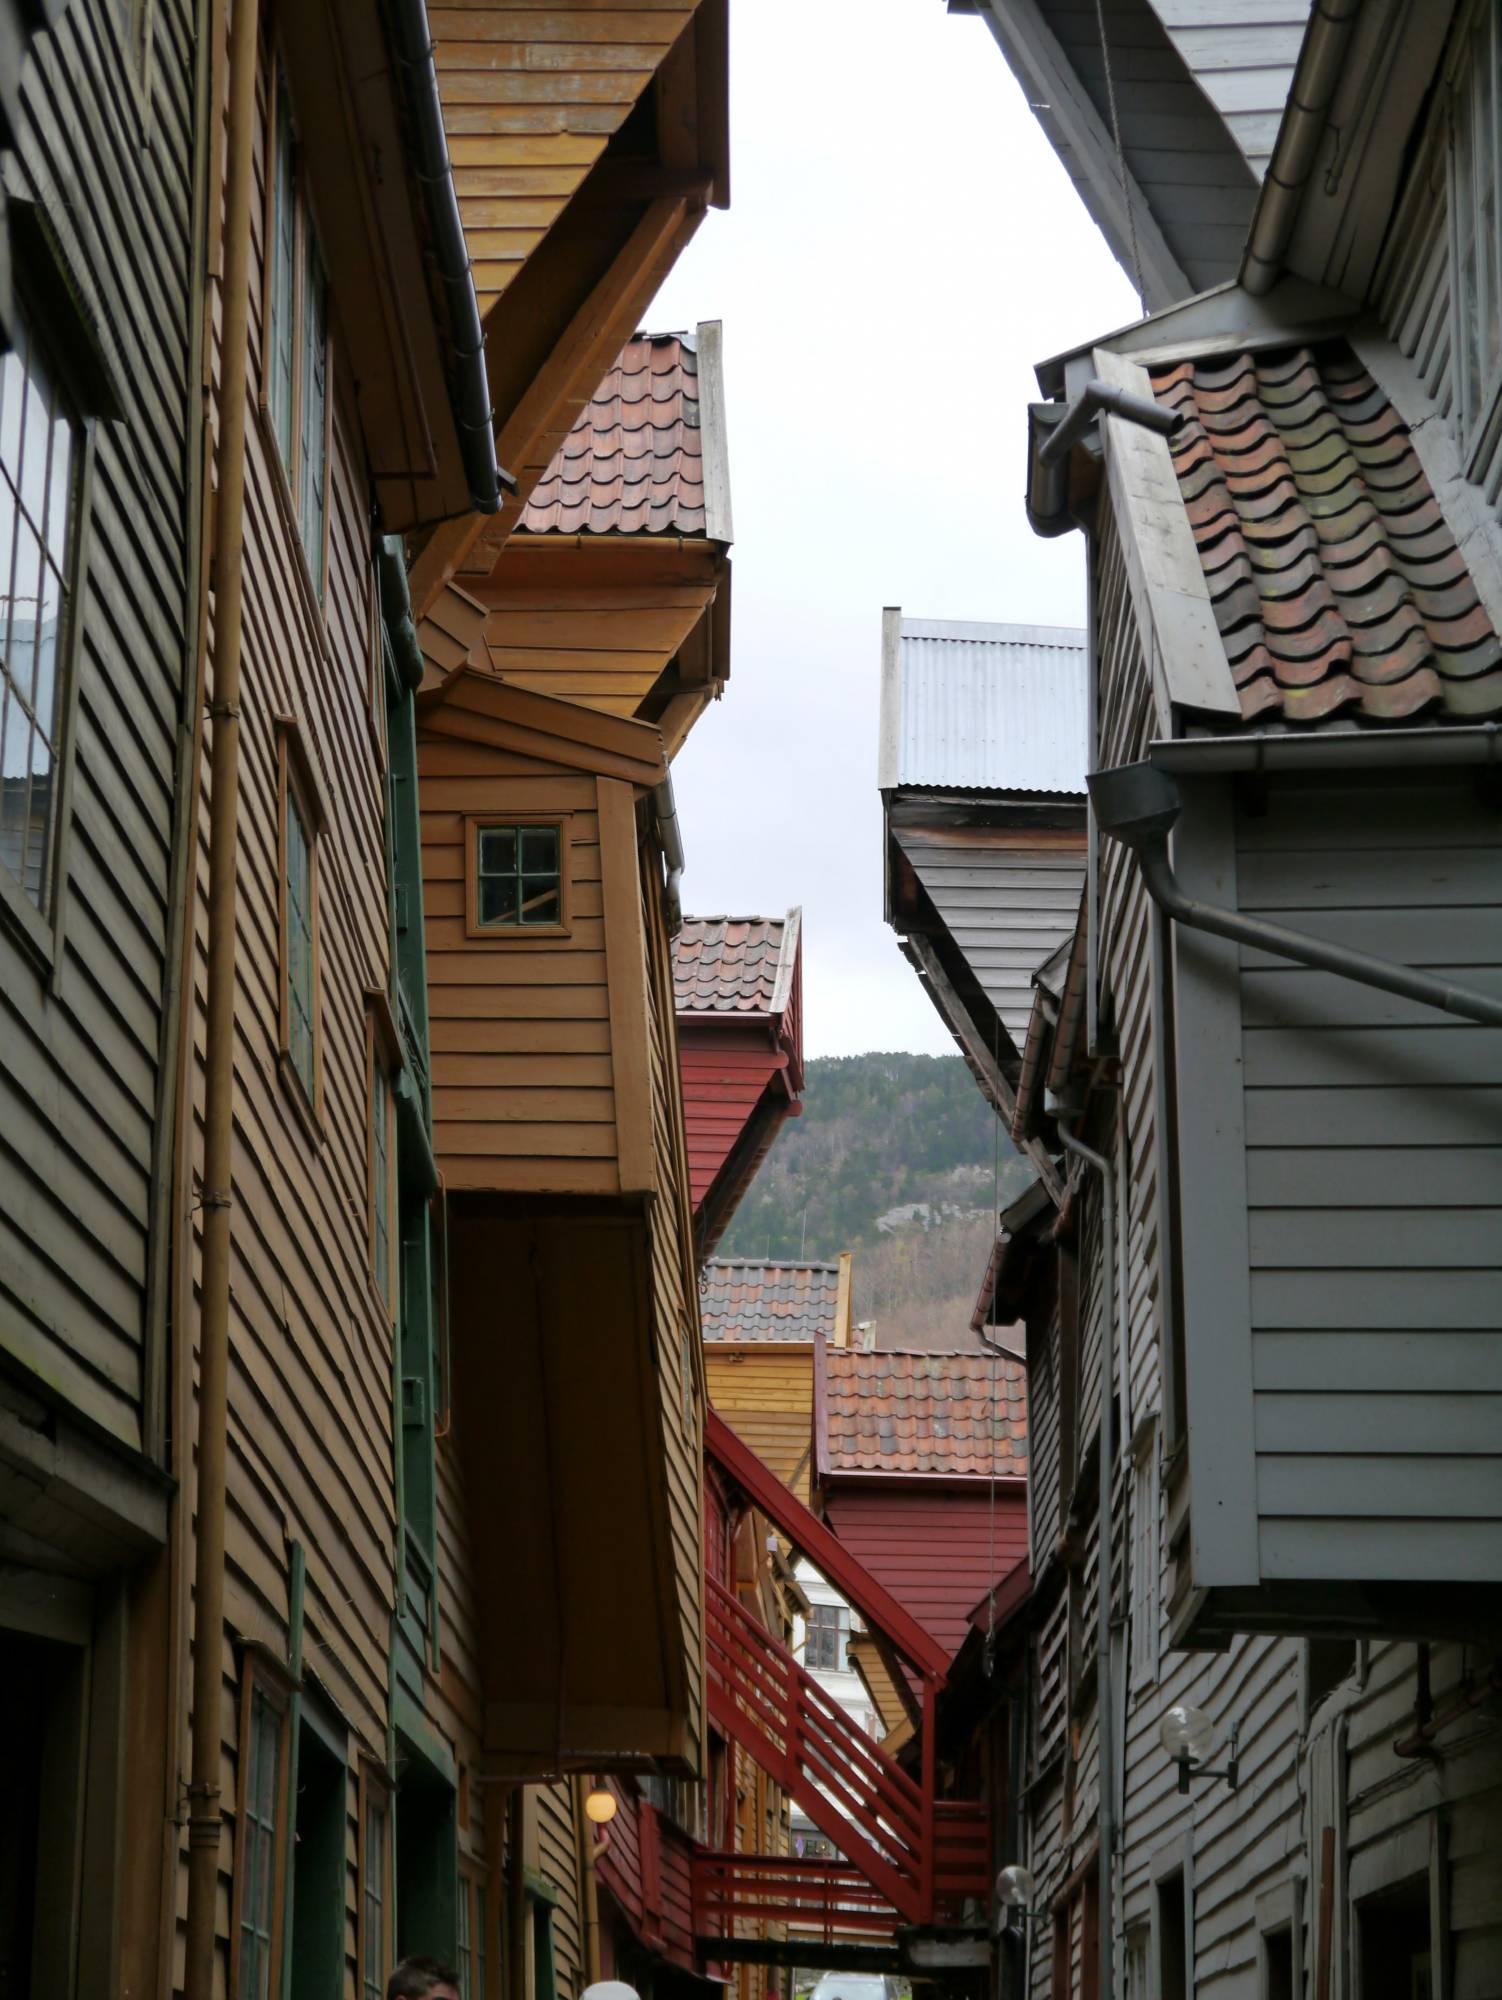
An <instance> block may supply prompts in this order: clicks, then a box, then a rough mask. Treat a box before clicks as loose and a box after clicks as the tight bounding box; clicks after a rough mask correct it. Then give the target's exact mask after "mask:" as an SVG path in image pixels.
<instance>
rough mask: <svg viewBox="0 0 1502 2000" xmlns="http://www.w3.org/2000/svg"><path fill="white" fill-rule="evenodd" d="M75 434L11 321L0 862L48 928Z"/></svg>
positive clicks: (72, 541) (3, 465)
mask: <svg viewBox="0 0 1502 2000" xmlns="http://www.w3.org/2000/svg"><path fill="white" fill-rule="evenodd" d="M82 459H83V426H82V423H81V422H80V419H79V416H78V413H77V411H76V410H75V408H74V407H73V404H72V402H71V401H70V399H69V397H68V396H67V394H66V392H65V391H64V389H63V387H62V381H61V376H60V374H59V372H58V369H57V367H56V365H55V363H54V361H53V359H52V357H51V355H50V354H49V352H48V351H47V349H46V347H45V345H44V343H43V342H42V340H41V339H40V337H39V335H38V333H37V331H36V328H35V326H34V325H32V324H31V323H30V321H29V320H28V318H27V316H26V313H25V309H24V302H22V304H21V309H20V311H19V312H18V323H17V325H16V328H15V344H14V346H13V347H12V348H11V351H10V352H9V353H8V354H7V355H5V356H4V358H3V360H0V862H3V864H4V866H5V868H6V869H7V871H8V872H9V874H10V875H11V877H12V878H13V879H14V880H15V882H16V883H17V884H18V885H19V888H20V890H21V891H22V893H23V894H24V896H25V899H26V901H27V902H28V903H29V904H30V906H31V907H32V909H34V910H35V911H36V913H37V915H38V916H40V917H42V918H43V919H48V920H50V918H51V916H52V912H53V906H54V901H55V889H56V876H57V869H56V866H55V861H56V851H57V833H58V812H59V802H60V794H61V783H60V779H61V772H62V763H63V730H64V721H65V717H66V713H67V704H66V701H65V698H64V682H65V679H66V672H65V668H66V660H67V649H66V635H67V632H68V628H69V624H70V622H71V611H72V600H73V588H74V583H75V580H76V564H77V545H78V522H77V514H78V507H77V500H78V491H79V470H80V466H81V464H82Z"/></svg>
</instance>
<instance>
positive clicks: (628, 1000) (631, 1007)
mask: <svg viewBox="0 0 1502 2000" xmlns="http://www.w3.org/2000/svg"><path fill="white" fill-rule="evenodd" d="M596 789H597V794H598V800H599V821H600V888H601V895H602V899H603V906H604V936H605V962H606V980H607V984H608V990H609V1008H610V1074H611V1084H612V1088H613V1091H614V1094H615V1148H616V1166H617V1172H618V1173H619V1176H620V1187H621V1192H622V1194H628V1195H638V1194H645V1195H653V1194H655V1193H656V1192H657V1166H656V1149H655V1147H654V1145H653V1133H652V1081H651V1079H652V1049H651V1029H650V1003H649V1001H648V997H647V940H646V929H645V923H644V918H643V911H642V901H641V882H640V876H639V873H638V859H637V837H636V799H635V794H634V793H633V791H632V788H631V787H630V786H629V785H627V784H624V783H622V781H621V780H620V779H618V778H600V779H599V780H597V785H596Z"/></svg>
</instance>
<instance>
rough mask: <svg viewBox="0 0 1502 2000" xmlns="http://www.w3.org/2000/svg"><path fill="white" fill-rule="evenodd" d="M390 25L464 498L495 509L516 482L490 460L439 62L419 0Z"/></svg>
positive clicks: (401, 3)
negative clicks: (440, 297) (445, 334)
mask: <svg viewBox="0 0 1502 2000" xmlns="http://www.w3.org/2000/svg"><path fill="white" fill-rule="evenodd" d="M392 29H393V38H394V41H395V44H396V56H397V60H398V62H400V64H401V66H402V68H403V69H404V70H405V72H406V76H407V101H408V104H409V105H410V107H411V110H412V122H413V127H414V137H415V139H416V150H417V158H416V160H415V162H414V171H415V173H416V176H417V179H418V182H419V184H420V185H421V187H422V195H423V205H424V207H425V208H426V210H427V216H428V227H429V229H430V230H431V231H432V233H433V246H434V250H435V253H436V256H437V260H438V275H439V278H440V279H441V281H442V284H443V290H444V297H445V299H446V301H447V304H448V321H449V329H450V339H451V341H452V344H453V353H454V372H453V379H452V383H451V390H452V395H453V401H454V421H455V423H456V424H457V425H458V427H459V449H460V452H461V453H462V455H463V458H464V476H465V478H466V479H467V480H468V482H469V497H470V501H471V504H472V505H473V507H474V509H475V512H476V513H477V514H494V513H496V512H497V511H498V510H499V508H500V504H501V489H502V488H503V487H504V488H505V489H506V491H507V492H508V493H514V492H515V491H516V481H515V479H514V478H513V477H512V476H511V474H510V473H509V472H503V471H502V470H501V468H500V467H499V466H498V465H497V464H496V456H495V412H494V410H493V409H492V407H491V401H490V377H489V374H488V373H487V370H486V366H485V329H484V327H483V326H482V325H481V322H480V305H479V301H478V299H476V297H475V281H474V273H473V272H472V271H471V269H470V263H469V246H468V245H467V244H466V242H465V240H464V224H463V222H462V221H461V220H460V216H459V196H458V194H457V193H456V191H455V188H454V170H453V167H452V165H451V164H450V161H449V147H448V135H447V134H446V133H445V131H444V129H443V106H442V104H441V102H440V100H439V96H438V66H437V64H436V63H435V62H434V60H433V37H432V33H431V31H430V29H429V27H428V9H427V4H426V0H395V4H394V5H393V7H392Z"/></svg>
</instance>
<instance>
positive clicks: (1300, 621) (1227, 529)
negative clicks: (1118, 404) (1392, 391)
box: [1153, 341, 1502, 723]
mask: <svg viewBox="0 0 1502 2000" xmlns="http://www.w3.org/2000/svg"><path fill="white" fill-rule="evenodd" d="M1153 388H1154V392H1155V393H1156V395H1157V397H1158V399H1159V401H1160V402H1163V403H1166V404H1168V405H1169V406H1170V407H1171V408H1173V409H1176V410H1178V411H1179V412H1180V413H1181V414H1182V416H1183V417H1184V419H1185V421H1184V423H1183V424H1182V426H1181V427H1180V429H1179V430H1178V431H1177V433H1176V434H1175V436H1174V437H1173V439H1172V441H1171V444H1170V449H1171V451H1172V453H1173V461H1174V467H1175V470H1176V471H1177V473H1178V476H1179V488H1180V491H1181V493H1182V495H1183V499H1184V505H1185V508H1186V510H1187V512H1188V515H1189V520H1190V524H1191V526H1192V528H1193V530H1194V538H1195V542H1196V544H1197V546H1198V548H1199V553H1200V560H1201V562H1202V564H1203V566H1204V571H1205V578H1206V581H1207V582H1208V584H1209V586H1210V595H1211V600H1212V602H1213V604H1214V607H1215V615H1216V620H1217V622H1218V624H1219V626H1220V631H1221V636H1222V638H1223V639H1224V641H1225V647H1226V653H1227V656H1228V658H1229V660H1230V662H1231V669H1232V672H1233V673H1234V675H1235V678H1236V683H1237V686H1238V688H1239V690H1240V694H1241V707H1242V714H1243V716H1244V717H1245V719H1246V720H1247V721H1248V722H1251V721H1262V720H1269V719H1271V720H1276V719H1280V718H1281V719H1283V720H1286V721H1290V722H1302V723H1314V722H1323V721H1325V720H1327V719H1331V718H1339V719H1340V720H1342V721H1356V722H1405V721H1409V720H1411V719H1412V718H1414V717H1415V716H1418V715H1421V714H1425V713H1432V715H1433V717H1434V718H1436V719H1438V720H1441V721H1450V720H1453V721H1457V722H1460V721H1466V722H1469V721H1472V720H1475V719H1476V718H1478V717H1483V716H1490V715H1495V714H1497V713H1498V712H1499V711H1502V645H1499V643H1498V640H1497V635H1496V633H1495V632H1494V631H1493V629H1492V624H1491V620H1490V619H1489V618H1488V616H1487V614H1486V612H1485V610H1484V609H1483V608H1482V605H1481V603H1480V601H1479V599H1478V597H1477V595H1476V589H1475V586H1474V584H1473V583H1472V581H1471V576H1470V572H1469V570H1468V569H1467V567H1466V561H1465V557H1464V556H1463V555H1462V553H1461V551H1460V549H1459V548H1458V546H1457V545H1456V542H1455V538H1454V536H1453V535H1452V534H1451V532H1450V529H1449V526H1448V524H1447V523H1446V521H1445V518H1444V516H1443V514H1442V513H1441V511H1440V507H1439V503H1438V502H1437V501H1436V499H1435V497H1434V492H1433V489H1432V488H1431V486H1430V484H1429V480H1428V478H1427V476H1426V475H1425V473H1424V471H1423V468H1422V467H1421V465H1420V464H1419V460H1418V456H1417V454H1416V453H1415V451H1414V449H1413V446H1412V445H1411V444H1410V443H1409V440H1408V430H1407V426H1406V425H1405V424H1404V422H1403V420H1402V418H1401V417H1400V416H1399V415H1398V413H1397V411H1396V410H1395V409H1394V408H1393V406H1392V404H1391V403H1390V402H1389V401H1388V399H1387V397H1386V396H1385V395H1384V394H1383V392H1382V391H1381V390H1380V389H1379V388H1378V387H1377V385H1376V383H1375V382H1374V381H1373V380H1372V378H1371V376H1370V375H1369V374H1368V373H1367V372H1366V370H1365V368H1364V367H1363V366H1362V365H1361V363H1360V362H1359V361H1358V360H1357V359H1356V357H1355V355H1354V354H1353V353H1352V351H1351V349H1350V348H1349V347H1348V346H1347V345H1346V343H1345V342H1344V341H1330V342H1326V343H1323V344H1321V345H1319V346H1314V347H1298V348H1290V349H1282V350H1279V351H1277V352H1274V353H1258V354H1239V355H1232V356H1229V357H1227V356H1218V357H1216V358H1215V359H1213V360H1206V361H1180V362H1175V363H1173V364H1171V365H1168V366H1165V367H1161V368H1158V369H1155V370H1154V371H1153Z"/></svg>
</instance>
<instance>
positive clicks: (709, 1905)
mask: <svg viewBox="0 0 1502 2000" xmlns="http://www.w3.org/2000/svg"><path fill="white" fill-rule="evenodd" d="M693 1881H694V1927H695V1929H696V1930H697V1931H698V1932H699V1934H700V1936H701V1937H704V1936H714V1937H734V1936H736V1935H737V1934H738V1931H737V1926H744V1925H753V1924H755V1925H760V1924H765V1923H769V1922H770V1923H775V1924H785V1925H786V1926H787V1928H788V1930H789V1931H790V1932H792V1933H793V1934H794V1935H795V1936H797V1937H798V1938H800V1939H806V1940H812V1939H817V1940H818V1941H819V1942H820V1943H823V1944H832V1943H834V1942H835V1941H836V1940H837V1939H840V1940H844V1939H849V1940H851V1941H853V1942H859V1941H860V1940H861V1939H868V1938H872V1937H880V1938H889V1937H890V1936H891V1935H892V1933H893V1931H895V1930H896V1928H897V1926H898V1924H899V1923H900V1922H901V1921H902V1918H901V1914H900V1912H899V1911H898V1910H896V1909H895V1908H894V1907H893V1905H892V1904H891V1903H890V1902H888V1900H887V1898H886V1897H885V1896H883V1895H882V1893H881V1891H880V1890H879V1889H875V1888H873V1887H872V1886H871V1884H870V1883H869V1882H868V1881H867V1880H866V1878H865V1876H864V1875H862V1874H861V1872H860V1870H859V1869H858V1868H851V1867H849V1866H847V1864H846V1863H844V1862H843V1861H800V1860H798V1859H797V1858H796V1857H793V1856H784V1857H778V1856H776V1855H770V1854H710V1853H707V1852H705V1851H704V1850H703V1849H700V1850H699V1852H697V1853H696V1854H695V1856H694V1870H693Z"/></svg>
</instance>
